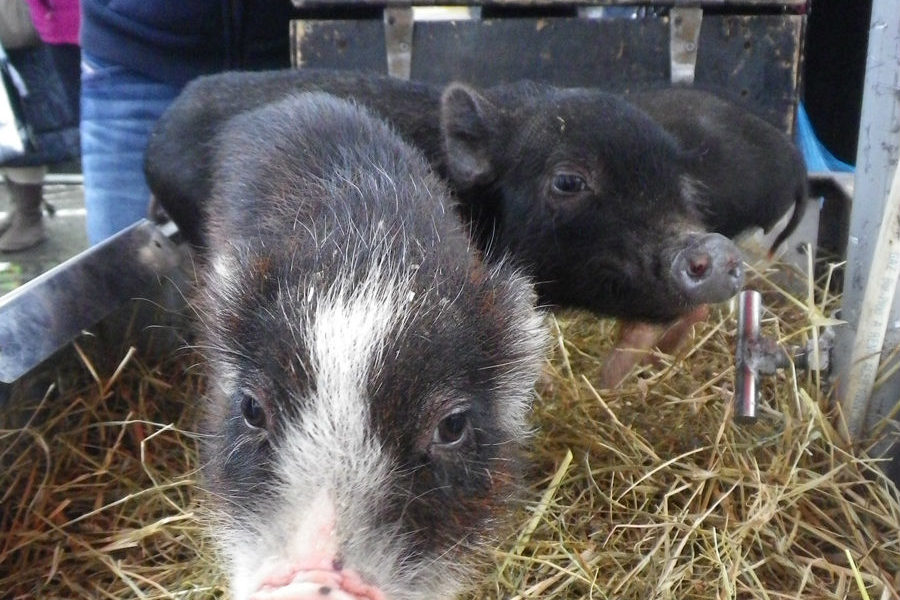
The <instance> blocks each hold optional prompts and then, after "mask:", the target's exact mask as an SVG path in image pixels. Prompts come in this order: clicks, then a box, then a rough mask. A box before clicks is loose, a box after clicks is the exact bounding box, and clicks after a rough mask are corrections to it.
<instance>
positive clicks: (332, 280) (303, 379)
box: [198, 93, 545, 600]
mask: <svg viewBox="0 0 900 600" xmlns="http://www.w3.org/2000/svg"><path fill="white" fill-rule="evenodd" d="M218 129H219V132H218V133H217V135H216V136H215V137H216V143H215V145H214V150H213V151H212V153H211V155H210V156H209V161H208V163H207V164H208V167H209V171H208V173H209V175H210V177H211V180H210V181H211V190H210V196H209V199H208V202H209V209H210V210H209V214H210V218H209V219H208V222H207V224H206V225H205V239H206V240H207V248H206V253H205V256H204V261H203V265H204V268H203V269H201V282H200V287H199V289H200V291H199V310H198V314H199V315H200V319H201V329H202V332H203V337H204V338H205V339H204V341H203V342H202V345H201V347H204V348H207V350H206V353H207V358H208V375H209V382H210V391H209V393H208V394H209V398H208V401H209V405H210V409H209V415H208V428H209V430H210V434H211V435H210V439H211V442H210V444H209V446H208V447H207V448H206V449H205V456H204V459H205V463H206V465H207V466H206V467H205V469H206V474H207V480H208V484H209V487H210V489H211V492H212V494H211V496H212V498H211V501H212V502H213V509H214V516H215V523H214V526H215V527H217V528H218V531H217V534H218V535H217V536H216V539H217V540H219V543H220V546H221V549H222V551H223V553H224V556H225V557H226V558H227V561H228V563H227V572H228V574H229V576H230V581H231V587H232V597H233V598H235V599H236V600H246V599H247V598H252V599H253V600H267V599H274V598H281V599H284V600H304V599H311V598H326V597H327V598H338V599H343V600H417V599H419V600H426V599H427V600H432V599H447V598H451V597H453V596H455V595H456V593H457V592H458V591H459V590H460V588H461V587H463V585H464V584H465V583H466V582H467V580H468V576H469V575H470V571H471V569H472V565H473V561H472V560H471V558H472V553H473V552H474V551H476V550H477V549H479V548H481V547H482V545H483V543H484V542H485V541H486V540H489V539H491V536H492V534H493V533H494V532H495V531H496V527H497V525H498V523H499V522H502V517H503V515H504V513H505V512H507V508H506V504H507V500H508V498H509V497H510V495H511V493H512V492H513V490H514V487H515V485H516V484H515V482H516V478H517V471H518V469H517V466H516V465H517V460H516V459H517V449H518V447H519V442H520V440H521V439H522V438H523V436H525V434H526V430H527V427H526V422H525V421H526V412H527V409H528V407H529V403H530V400H531V396H532V388H533V385H534V383H535V380H536V378H537V375H538V373H539V370H540V366H541V363H542V355H543V350H544V346H545V332H544V331H543V329H542V326H541V319H540V318H539V316H538V314H537V313H536V312H535V310H534V307H533V303H534V294H533V291H532V290H531V288H530V285H529V284H528V282H527V280H526V279H525V278H524V277H523V276H520V275H519V274H518V273H517V272H516V271H514V270H512V269H511V268H510V267H508V266H507V265H506V264H505V263H503V262H499V263H495V264H493V265H485V264H483V263H482V262H481V261H480V259H479V258H478V257H477V256H476V255H475V254H474V252H473V251H471V250H470V243H469V240H468V237H467V234H466V232H465V231H464V229H463V227H462V225H461V223H460V222H459V219H458V218H457V216H456V215H455V214H454V213H453V211H452V208H451V205H450V203H449V201H448V199H449V195H448V192H447V190H446V189H445V187H444V185H443V184H442V182H441V181H440V180H439V179H438V178H437V177H436V176H435V175H433V174H432V172H431V170H430V168H429V166H428V164H427V162H426V160H425V159H424V158H423V157H422V156H421V154H420V153H418V152H417V151H415V150H413V149H411V148H410V147H409V146H407V145H406V144H405V143H403V142H402V141H401V140H400V138H399V137H398V136H397V135H396V134H394V133H393V132H392V131H390V129H389V128H388V126H387V125H386V124H384V123H383V122H382V121H380V120H376V119H375V118H373V117H371V116H370V115H369V114H368V113H367V111H366V110H364V109H362V108H359V107H357V106H355V105H353V104H351V103H349V102H347V101H343V100H339V99H336V98H334V97H332V96H329V95H326V94H321V93H312V94H299V95H289V96H288V97H286V98H284V99H282V100H280V101H278V102H275V103H271V104H268V105H265V106H263V107H261V108H258V109H254V110H251V111H248V112H245V113H243V114H241V115H239V116H237V117H235V118H234V119H231V120H230V121H229V122H228V123H227V124H224V125H223V126H222V127H219V128H218Z"/></svg>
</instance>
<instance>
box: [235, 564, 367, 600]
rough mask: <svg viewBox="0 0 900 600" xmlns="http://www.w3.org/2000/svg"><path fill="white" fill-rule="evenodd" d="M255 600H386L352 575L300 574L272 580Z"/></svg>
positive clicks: (347, 573) (261, 589) (345, 573)
mask: <svg viewBox="0 0 900 600" xmlns="http://www.w3.org/2000/svg"><path fill="white" fill-rule="evenodd" d="M250 599H251V600H325V599H328V600H385V597H384V594H382V593H381V592H380V591H379V590H378V589H376V588H374V587H372V586H370V585H367V584H365V583H363V582H362V580H361V579H360V578H359V576H358V575H356V574H355V573H353V572H352V571H336V570H330V571H308V570H299V571H297V572H296V573H294V575H293V576H292V577H290V578H288V579H281V580H268V581H267V582H266V583H265V584H264V585H263V586H262V587H261V588H260V589H259V590H258V591H257V592H256V593H255V594H253V595H252V596H250Z"/></svg>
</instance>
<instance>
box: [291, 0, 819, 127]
mask: <svg viewBox="0 0 900 600" xmlns="http://www.w3.org/2000/svg"><path fill="white" fill-rule="evenodd" d="M804 19H805V17H804V16H800V15H753V16H735V15H722V14H714V15H704V18H703V25H702V28H701V31H700V38H699V48H698V52H697V64H696V73H695V84H696V85H697V86H698V87H703V88H705V89H711V90H725V91H727V92H728V95H730V96H731V97H733V99H735V100H736V101H738V102H739V103H741V104H743V105H745V106H747V107H748V108H750V109H751V110H753V111H754V112H756V113H758V114H760V116H762V117H764V118H766V119H767V120H769V121H770V122H772V123H774V124H776V125H777V126H779V127H780V128H782V129H783V130H785V131H792V130H793V123H794V109H795V106H796V102H797V98H798V63H799V61H800V56H801V40H800V33H801V31H802V26H803V21H804ZM295 29H296V30H298V35H295V36H294V40H293V44H294V48H293V54H294V58H295V64H297V65H299V66H302V67H322V68H344V69H358V70H366V71H373V72H377V73H383V74H386V73H387V59H386V56H385V49H384V48H385V36H384V26H383V23H382V21H381V20H308V21H304V22H303V23H302V24H301V25H297V26H296V27H295ZM669 39H670V35H669V19H668V17H654V18H644V19H611V20H602V19H579V18H515V19H502V18H501V19H485V20H469V21H434V22H417V23H416V26H415V30H414V35H413V49H412V64H411V78H412V79H417V80H422V81H429V82H433V83H438V84H442V83H447V82H449V81H453V80H460V81H467V82H469V83H472V84H475V85H479V86H490V85H495V84H498V83H504V82H510V81H516V80H520V79H534V80H539V81H546V82H550V83H553V84H555V85H561V86H599V87H604V88H607V89H610V90H614V91H627V90H631V89H637V88H641V87H649V86H658V85H666V84H668V82H669V80H670V62H669Z"/></svg>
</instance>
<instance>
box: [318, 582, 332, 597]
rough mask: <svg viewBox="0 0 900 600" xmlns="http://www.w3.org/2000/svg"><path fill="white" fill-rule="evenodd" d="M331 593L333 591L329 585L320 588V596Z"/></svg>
mask: <svg viewBox="0 0 900 600" xmlns="http://www.w3.org/2000/svg"><path fill="white" fill-rule="evenodd" d="M330 593H331V588H330V587H328V586H327V585H323V586H322V587H320V588H319V595H320V596H327V595H328V594H330Z"/></svg>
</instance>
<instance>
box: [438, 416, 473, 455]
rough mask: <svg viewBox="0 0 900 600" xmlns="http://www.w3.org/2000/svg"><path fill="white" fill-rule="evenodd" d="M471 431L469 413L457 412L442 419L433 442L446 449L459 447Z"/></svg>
mask: <svg viewBox="0 0 900 600" xmlns="http://www.w3.org/2000/svg"><path fill="white" fill-rule="evenodd" d="M470 429H471V425H470V422H469V411H468V410H465V409H463V410H457V411H455V412H452V413H450V414H449V415H447V416H446V417H444V418H443V419H441V421H440V423H438V425H437V427H436V428H435V430H434V436H433V437H432V440H431V441H432V442H433V443H434V444H438V445H440V446H444V447H452V446H457V445H459V444H460V443H461V442H462V441H463V440H464V439H466V436H467V435H468V432H469V430H470Z"/></svg>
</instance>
